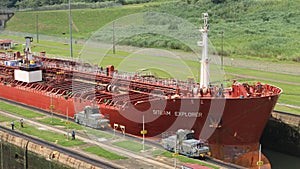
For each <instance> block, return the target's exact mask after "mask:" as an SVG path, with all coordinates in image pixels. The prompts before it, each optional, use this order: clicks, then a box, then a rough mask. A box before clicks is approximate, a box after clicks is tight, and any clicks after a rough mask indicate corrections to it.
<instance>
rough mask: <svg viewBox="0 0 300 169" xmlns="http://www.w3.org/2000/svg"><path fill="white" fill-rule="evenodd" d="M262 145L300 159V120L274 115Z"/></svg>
mask: <svg viewBox="0 0 300 169" xmlns="http://www.w3.org/2000/svg"><path fill="white" fill-rule="evenodd" d="M261 143H262V144H263V145H264V147H266V148H268V149H272V150H275V151H278V152H282V153H285V154H290V155H293V156H297V157H300V118H299V117H297V116H292V115H285V114H280V113H275V112H274V113H272V115H271V118H270V120H269V121H268V123H267V126H266V127H265V130H264V132H263V135H262V137H261Z"/></svg>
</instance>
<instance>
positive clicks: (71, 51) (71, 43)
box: [69, 0, 73, 59]
mask: <svg viewBox="0 0 300 169" xmlns="http://www.w3.org/2000/svg"><path fill="white" fill-rule="evenodd" d="M69 22H70V57H71V58H72V59H73V42H72V25H73V24H72V13H71V0H69Z"/></svg>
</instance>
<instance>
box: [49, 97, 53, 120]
mask: <svg viewBox="0 0 300 169" xmlns="http://www.w3.org/2000/svg"><path fill="white" fill-rule="evenodd" d="M50 97H51V100H50V102H51V104H50V110H51V123H53V95H52V93H51V95H50Z"/></svg>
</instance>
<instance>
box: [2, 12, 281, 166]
mask: <svg viewBox="0 0 300 169" xmlns="http://www.w3.org/2000/svg"><path fill="white" fill-rule="evenodd" d="M203 17H204V27H203V28H202V29H201V32H202V35H203V36H202V37H203V41H202V42H201V43H199V45H201V46H202V49H203V50H202V65H201V78H200V80H201V81H200V83H196V82H193V81H179V80H164V79H159V78H155V77H152V76H142V75H139V74H137V73H121V72H118V71H116V70H114V67H113V66H107V68H106V69H102V68H101V67H92V66H90V65H89V64H86V63H81V62H76V61H73V60H67V59H57V58H48V57H46V56H45V53H41V54H40V56H34V55H32V54H31V51H30V42H31V41H32V38H30V37H25V38H26V48H25V50H24V56H21V55H20V53H19V52H16V53H13V54H12V53H8V54H5V53H2V54H1V57H0V70H1V71H0V97H2V98H5V99H9V100H13V101H16V102H20V103H23V104H27V105H30V106H33V107H37V108H40V109H44V110H48V111H53V112H54V113H57V114H61V115H67V114H68V116H70V117H73V116H74V113H77V112H79V111H82V110H83V109H84V107H85V106H86V105H97V106H99V107H100V113H102V114H103V115H104V116H105V117H106V118H108V119H109V120H110V123H111V126H114V127H115V128H116V129H119V130H121V129H122V130H123V131H125V132H126V133H130V134H133V135H137V136H142V134H145V135H146V136H147V137H157V136H158V137H161V136H162V135H163V134H164V133H165V132H168V131H177V130H178V129H192V130H194V132H195V137H196V138H202V139H207V140H208V141H209V145H210V149H211V152H212V156H213V157H215V158H218V159H221V160H223V161H227V162H232V163H235V164H238V165H242V166H246V167H251V166H256V162H257V157H258V155H257V153H258V145H259V139H260V136H261V134H262V131H263V129H264V127H265V125H266V123H267V121H268V119H269V116H270V113H271V112H272V110H273V108H274V106H275V104H276V102H277V99H278V97H279V95H280V94H281V92H282V90H281V89H280V88H278V87H276V86H272V85H268V84H261V83H259V82H258V83H256V84H252V85H249V84H247V83H238V82H233V84H232V86H231V87H230V88H225V87H223V85H220V86H219V87H217V86H216V85H215V86H213V85H211V84H210V82H209V58H208V54H207V49H208V47H207V33H208V24H207V17H208V16H207V14H204V15H203ZM141 131H143V132H141ZM146 131H147V132H146ZM141 133H142V134H141Z"/></svg>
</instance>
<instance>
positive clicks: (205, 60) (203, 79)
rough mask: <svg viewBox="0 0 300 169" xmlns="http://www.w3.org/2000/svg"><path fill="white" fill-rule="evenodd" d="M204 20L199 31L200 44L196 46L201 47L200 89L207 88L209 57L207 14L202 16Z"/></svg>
mask: <svg viewBox="0 0 300 169" xmlns="http://www.w3.org/2000/svg"><path fill="white" fill-rule="evenodd" d="M202 19H203V20H204V25H203V28H201V29H200V32H201V33H202V42H201V41H200V42H198V46H201V47H202V59H201V70H200V87H201V88H203V89H204V88H206V89H208V87H209V57H208V37H207V33H208V31H209V25H208V23H207V20H208V13H203V14H202Z"/></svg>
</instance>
